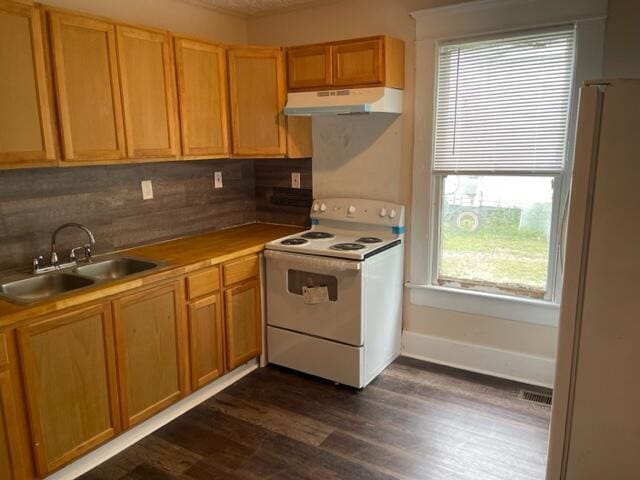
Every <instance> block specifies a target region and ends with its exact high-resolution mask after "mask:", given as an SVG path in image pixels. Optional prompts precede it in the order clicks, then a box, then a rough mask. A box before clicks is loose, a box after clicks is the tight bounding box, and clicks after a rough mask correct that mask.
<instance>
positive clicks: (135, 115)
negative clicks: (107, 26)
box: [116, 25, 179, 158]
mask: <svg viewBox="0 0 640 480" xmlns="http://www.w3.org/2000/svg"><path fill="white" fill-rule="evenodd" d="M116 33H117V40H118V66H119V69H120V84H121V88H122V107H123V114H124V128H125V138H126V142H127V156H128V157H129V158H153V157H164V158H172V157H173V158H175V157H177V156H178V154H179V151H178V150H179V148H178V135H177V123H178V122H177V117H178V115H177V110H176V89H175V76H174V70H173V55H172V52H171V37H170V36H169V34H168V33H164V32H157V31H149V30H142V29H139V28H132V27H125V26H121V25H118V26H117V27H116Z"/></svg>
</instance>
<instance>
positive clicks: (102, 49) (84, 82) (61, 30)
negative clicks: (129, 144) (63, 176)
mask: <svg viewBox="0 0 640 480" xmlns="http://www.w3.org/2000/svg"><path fill="white" fill-rule="evenodd" d="M50 18H51V36H52V47H53V56H54V70H55V76H56V90H57V96H58V109H59V116H60V126H61V129H62V147H63V157H64V158H63V161H66V162H78V161H83V160H84V161H105V160H113V159H119V158H123V157H124V156H125V147H124V129H123V123H122V108H121V98H120V82H119V80H118V65H117V60H116V38H115V28H114V26H113V25H111V24H109V23H106V22H103V21H100V20H95V19H92V18H86V17H80V16H75V15H68V14H62V13H58V12H53V13H51V17H50Z"/></svg>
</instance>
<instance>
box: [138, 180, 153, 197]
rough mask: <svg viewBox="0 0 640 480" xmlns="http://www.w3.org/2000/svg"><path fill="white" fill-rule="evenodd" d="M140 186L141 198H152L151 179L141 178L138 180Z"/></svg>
mask: <svg viewBox="0 0 640 480" xmlns="http://www.w3.org/2000/svg"><path fill="white" fill-rule="evenodd" d="M140 186H141V187H142V199H143V200H151V199H152V198H153V184H152V183H151V180H143V181H142V182H140Z"/></svg>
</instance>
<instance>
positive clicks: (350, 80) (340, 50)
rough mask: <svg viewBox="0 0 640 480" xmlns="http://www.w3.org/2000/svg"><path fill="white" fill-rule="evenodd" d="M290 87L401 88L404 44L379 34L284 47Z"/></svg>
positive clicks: (292, 88)
mask: <svg viewBox="0 0 640 480" xmlns="http://www.w3.org/2000/svg"><path fill="white" fill-rule="evenodd" d="M287 73H288V87H289V90H322V89H329V88H341V87H369V86H370V87H373V86H386V87H392V88H400V89H401V88H404V43H403V42H402V41H401V40H398V39H395V38H391V37H387V36H378V37H370V38H362V39H355V40H345V41H341V42H333V43H328V44H320V45H308V46H301V47H291V48H288V49H287Z"/></svg>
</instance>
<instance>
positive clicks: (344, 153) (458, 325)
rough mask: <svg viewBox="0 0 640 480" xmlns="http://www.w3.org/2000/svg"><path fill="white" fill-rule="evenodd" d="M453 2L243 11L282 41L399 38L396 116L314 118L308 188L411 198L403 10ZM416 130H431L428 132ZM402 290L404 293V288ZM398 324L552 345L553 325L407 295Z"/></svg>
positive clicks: (409, 66)
mask: <svg viewBox="0 0 640 480" xmlns="http://www.w3.org/2000/svg"><path fill="white" fill-rule="evenodd" d="M454 3H460V2H458V1H453V0H451V1H435V0H421V1H420V0H415V1H410V0H345V1H342V2H338V3H332V4H330V5H325V6H316V7H313V8H308V9H303V10H297V11H294V12H290V13H285V14H278V15H274V16H266V17H260V18H254V19H249V24H248V34H249V41H250V42H251V43H258V44H261V43H264V44H281V45H285V46H286V45H296V44H305V43H313V42H322V41H330V40H338V39H345V38H355V37H362V36H367V35H377V34H388V35H392V36H395V37H398V38H400V39H402V40H404V41H405V42H406V57H405V77H406V88H405V101H404V113H403V114H402V115H401V116H400V117H398V118H395V119H393V118H388V117H385V116H371V117H364V116H363V117H360V116H356V117H342V118H334V117H326V118H319V117H316V118H314V120H313V131H314V159H313V182H314V195H315V196H325V195H362V196H364V197H373V198H380V199H385V200H389V201H397V202H401V203H404V204H405V205H407V206H408V207H409V206H410V205H411V184H412V168H413V134H414V132H413V127H414V92H415V88H416V86H415V85H414V82H415V50H414V42H415V38H416V25H415V21H414V20H413V18H412V17H411V16H410V15H409V13H410V12H411V11H414V10H419V9H423V8H429V7H433V6H443V5H448V4H454ZM418 88H420V86H418ZM416 134H417V135H431V132H430V131H424V132H420V131H419V132H416ZM407 218H410V215H407ZM409 228H411V226H410V225H409ZM407 237H409V235H407ZM412 261H415V260H414V259H411V258H410V256H409V255H407V269H406V270H407V272H408V270H409V266H410V264H411V262H412ZM405 298H407V299H408V295H406V296H405ZM404 328H405V330H406V331H410V332H414V333H417V334H420V335H427V336H433V337H437V338H444V339H451V340H454V341H458V342H464V343H470V344H473V345H480V346H486V347H489V348H492V349H499V350H506V351H513V352H519V353H523V354H526V355H530V356H534V357H541V358H542V359H545V360H546V359H553V358H554V355H555V349H556V335H557V329H556V328H555V327H548V326H542V325H531V324H527V323H522V322H514V321H510V320H504V319H499V318H493V317H481V316H477V315H469V314H465V313H460V312H455V311H451V310H439V309H435V308H427V307H419V306H415V305H411V304H410V303H409V302H408V300H407V301H405V320H404Z"/></svg>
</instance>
